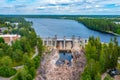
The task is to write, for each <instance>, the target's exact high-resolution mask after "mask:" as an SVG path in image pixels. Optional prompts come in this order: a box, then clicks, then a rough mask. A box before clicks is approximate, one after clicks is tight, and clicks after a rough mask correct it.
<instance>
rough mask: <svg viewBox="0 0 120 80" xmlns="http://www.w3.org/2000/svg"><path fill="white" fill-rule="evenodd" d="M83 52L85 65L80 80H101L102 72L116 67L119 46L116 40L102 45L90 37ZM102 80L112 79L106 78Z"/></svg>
mask: <svg viewBox="0 0 120 80" xmlns="http://www.w3.org/2000/svg"><path fill="white" fill-rule="evenodd" d="M85 51H86V54H85V56H86V59H87V64H86V67H85V70H84V72H83V74H82V77H81V79H80V80H101V75H102V74H103V73H104V72H106V71H107V70H108V69H112V68H115V67H116V66H117V60H118V57H119V56H120V46H118V41H117V39H116V38H114V39H113V40H112V39H111V41H110V43H108V44H102V43H101V42H100V38H94V37H93V36H92V37H90V38H89V42H88V44H87V45H86V47H85ZM108 78H109V79H108ZM104 80H112V79H111V78H110V77H108V76H106V78H105V79H104Z"/></svg>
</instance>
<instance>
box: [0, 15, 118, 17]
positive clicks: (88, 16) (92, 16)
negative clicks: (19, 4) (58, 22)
mask: <svg viewBox="0 0 120 80" xmlns="http://www.w3.org/2000/svg"><path fill="white" fill-rule="evenodd" d="M0 17H26V18H78V17H89V18H120V15H0Z"/></svg>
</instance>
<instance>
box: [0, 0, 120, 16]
mask: <svg viewBox="0 0 120 80" xmlns="http://www.w3.org/2000/svg"><path fill="white" fill-rule="evenodd" d="M0 14H30V15H31V14H38V15H40V14H45V15H49V14H58V15H65V14H68V15H120V0H0Z"/></svg>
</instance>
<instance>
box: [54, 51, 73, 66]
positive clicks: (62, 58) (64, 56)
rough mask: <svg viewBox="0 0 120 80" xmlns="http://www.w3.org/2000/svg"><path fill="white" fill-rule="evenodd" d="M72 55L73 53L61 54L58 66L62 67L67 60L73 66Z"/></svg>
mask: <svg viewBox="0 0 120 80" xmlns="http://www.w3.org/2000/svg"><path fill="white" fill-rule="evenodd" d="M71 59H72V54H71V53H59V59H58V60H57V62H56V64H57V65H61V64H64V63H65V60H67V61H68V62H69V64H68V65H71Z"/></svg>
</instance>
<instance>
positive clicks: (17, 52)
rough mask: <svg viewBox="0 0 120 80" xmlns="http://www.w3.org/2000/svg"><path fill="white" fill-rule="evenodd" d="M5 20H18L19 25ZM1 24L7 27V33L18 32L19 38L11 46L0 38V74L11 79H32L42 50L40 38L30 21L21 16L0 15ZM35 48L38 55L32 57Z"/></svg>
mask: <svg viewBox="0 0 120 80" xmlns="http://www.w3.org/2000/svg"><path fill="white" fill-rule="evenodd" d="M5 21H9V22H18V23H19V25H18V27H17V28H14V27H13V26H11V25H10V24H5ZM3 25H4V26H5V27H9V30H8V34H19V35H21V38H20V39H18V40H17V41H15V42H13V43H12V45H11V46H10V45H8V44H6V43H5V41H4V39H3V38H0V76H2V77H6V78H9V77H12V78H11V80H33V79H34V78H35V75H36V70H37V68H38V67H39V64H40V59H41V56H42V51H43V46H42V40H41V38H40V37H38V36H37V35H36V33H35V31H34V29H33V28H32V27H31V26H32V24H31V22H28V21H26V20H25V19H24V18H23V17H0V26H3ZM35 48H37V49H38V55H37V56H36V57H34V58H32V56H33V55H34V54H35V53H36V52H35ZM17 67H21V68H19V69H17Z"/></svg>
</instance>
